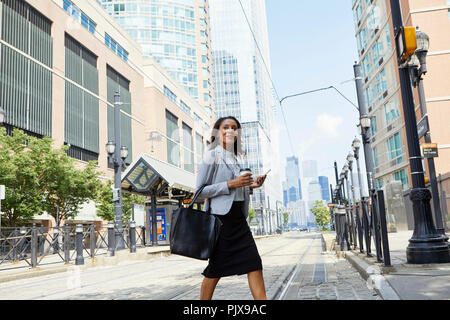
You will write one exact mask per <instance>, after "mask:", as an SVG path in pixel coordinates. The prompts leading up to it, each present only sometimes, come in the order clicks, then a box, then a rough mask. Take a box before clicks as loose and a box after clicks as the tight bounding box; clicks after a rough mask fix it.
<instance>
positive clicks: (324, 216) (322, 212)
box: [311, 200, 330, 230]
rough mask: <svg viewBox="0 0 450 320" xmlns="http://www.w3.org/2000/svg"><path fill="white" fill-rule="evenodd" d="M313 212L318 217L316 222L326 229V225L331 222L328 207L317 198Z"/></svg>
mask: <svg viewBox="0 0 450 320" xmlns="http://www.w3.org/2000/svg"><path fill="white" fill-rule="evenodd" d="M311 211H312V213H314V216H315V217H316V224H317V225H318V226H319V227H320V228H321V230H324V226H326V225H327V224H329V223H330V215H329V211H328V208H327V207H325V205H324V204H323V202H322V201H320V200H316V202H315V204H314V205H313V207H312V208H311Z"/></svg>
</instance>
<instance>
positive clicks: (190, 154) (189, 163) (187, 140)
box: [183, 122, 194, 173]
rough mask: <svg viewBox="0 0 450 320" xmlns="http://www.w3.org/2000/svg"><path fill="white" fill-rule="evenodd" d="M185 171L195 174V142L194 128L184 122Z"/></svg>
mask: <svg viewBox="0 0 450 320" xmlns="http://www.w3.org/2000/svg"><path fill="white" fill-rule="evenodd" d="M183 147H184V149H183V151H184V170H186V171H189V172H192V173H194V142H193V138H192V128H191V127H189V126H188V125H187V124H185V123H184V122H183Z"/></svg>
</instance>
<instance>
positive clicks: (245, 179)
mask: <svg viewBox="0 0 450 320" xmlns="http://www.w3.org/2000/svg"><path fill="white" fill-rule="evenodd" d="M252 183H253V179H252V174H251V173H246V174H243V175H242V176H239V177H238V178H236V179H233V180H230V181H228V183H227V184H228V189H236V188H241V187H248V186H250V185H251V184H252Z"/></svg>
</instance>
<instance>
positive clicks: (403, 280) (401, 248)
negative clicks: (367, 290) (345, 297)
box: [345, 230, 450, 300]
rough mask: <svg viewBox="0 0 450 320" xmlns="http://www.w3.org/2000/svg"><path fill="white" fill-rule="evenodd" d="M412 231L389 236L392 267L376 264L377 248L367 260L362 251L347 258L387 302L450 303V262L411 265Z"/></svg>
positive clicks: (348, 255)
mask: <svg viewBox="0 0 450 320" xmlns="http://www.w3.org/2000/svg"><path fill="white" fill-rule="evenodd" d="M412 233H413V231H412V230H410V231H402V232H397V233H389V234H388V237H389V248H390V253H391V264H392V267H384V266H383V264H382V263H377V262H376V251H375V249H374V248H375V245H374V244H373V243H372V247H371V248H372V255H373V256H374V257H370V258H369V257H367V256H366V254H365V253H364V254H361V253H360V252H359V249H357V250H352V251H346V252H345V258H346V259H347V260H348V261H349V262H350V263H352V264H353V266H355V268H357V269H358V271H359V272H360V274H361V276H362V277H363V278H364V279H369V281H371V282H373V284H374V286H375V289H376V290H377V291H378V292H379V293H380V295H381V296H382V297H383V299H385V300H394V299H400V300H449V299H450V263H445V264H408V263H407V260H406V248H407V246H408V244H409V241H408V240H409V239H410V238H411V236H412Z"/></svg>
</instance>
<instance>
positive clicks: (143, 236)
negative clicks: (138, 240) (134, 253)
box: [141, 227, 145, 247]
mask: <svg viewBox="0 0 450 320" xmlns="http://www.w3.org/2000/svg"><path fill="white" fill-rule="evenodd" d="M141 232H142V245H143V246H144V247H145V227H142V231H141Z"/></svg>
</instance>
